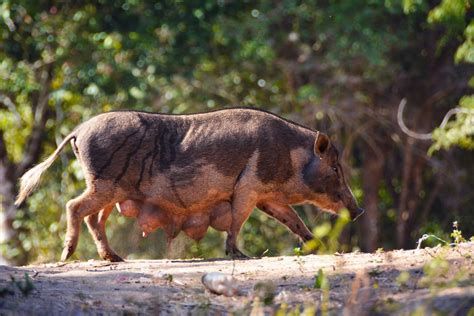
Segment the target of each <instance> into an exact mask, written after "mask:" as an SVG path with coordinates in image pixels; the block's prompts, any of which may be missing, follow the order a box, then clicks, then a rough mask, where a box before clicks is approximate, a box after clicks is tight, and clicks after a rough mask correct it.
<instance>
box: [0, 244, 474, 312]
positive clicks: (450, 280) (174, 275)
mask: <svg viewBox="0 0 474 316" xmlns="http://www.w3.org/2000/svg"><path fill="white" fill-rule="evenodd" d="M473 258H474V243H465V244H461V245H459V246H457V247H455V248H426V249H421V250H407V251H402V250H398V251H391V252H385V253H380V254H356V253H350V254H343V255H324V256H317V255H309V256H300V257H297V256H292V257H265V258H262V259H252V260H236V261H232V260H230V259H216V260H201V259H196V260H131V261H127V262H125V263H119V264H111V263H107V262H104V261H95V260H91V261H88V262H71V263H67V264H64V263H52V264H42V265H34V266H33V265H32V266H24V267H5V266H0V314H10V313H12V314H31V313H34V314H44V315H51V314H69V315H81V314H90V313H92V314H98V313H99V314H124V313H125V314H148V313H153V314H164V315H166V314H193V315H194V314H200V315H203V314H204V315H205V314H221V313H224V314H226V313H229V312H233V313H234V314H248V313H250V312H251V311H253V312H257V313H258V312H268V313H269V314H272V313H274V312H275V311H277V310H279V309H280V310H283V309H285V308H286V311H287V312H289V311H291V310H296V309H298V310H300V311H303V310H306V311H307V312H311V311H312V312H314V311H317V312H318V313H320V312H322V311H323V312H324V311H326V310H327V311H329V313H330V314H336V315H337V314H343V312H349V313H350V314H354V313H357V314H371V315H372V314H381V315H383V314H392V313H396V314H407V313H410V312H413V311H418V310H419V311H424V312H426V313H428V314H429V313H431V312H436V311H438V312H442V313H447V314H453V315H456V314H459V315H465V314H467V313H468V311H469V310H470V309H472V311H471V312H474V309H473V308H474V264H473ZM428 265H429V267H427V266H428ZM424 267H425V268H424ZM319 269H322V271H323V274H324V276H326V277H327V279H328V281H329V290H328V291H324V290H321V289H318V288H314V284H315V275H316V274H317V273H318V271H319ZM208 272H222V273H226V274H232V273H233V275H234V277H235V279H236V284H237V286H238V288H239V295H237V296H234V297H225V296H221V295H215V294H212V293H210V292H209V291H207V290H206V289H205V288H204V286H203V285H202V283H201V277H202V275H204V274H205V273H208ZM402 272H404V273H403V274H402V276H400V274H401V273H402ZM25 273H27V274H28V276H29V277H30V278H31V279H32V283H33V285H34V289H33V290H31V291H30V293H29V294H28V295H24V294H22V292H21V290H20V289H19V287H18V286H17V285H15V284H14V283H13V282H12V281H11V277H12V276H13V277H14V278H15V279H16V280H21V284H20V287H22V286H23V285H24V284H25V282H24V280H25V279H24V274H25ZM257 283H260V284H263V287H264V288H268V289H271V284H273V285H274V291H271V292H272V293H273V294H274V295H275V297H274V298H273V300H272V301H271V304H270V305H269V306H266V307H265V306H264V304H263V302H262V299H260V298H255V297H258V294H256V292H255V291H254V286H255V284H257ZM285 306H287V307H285Z"/></svg>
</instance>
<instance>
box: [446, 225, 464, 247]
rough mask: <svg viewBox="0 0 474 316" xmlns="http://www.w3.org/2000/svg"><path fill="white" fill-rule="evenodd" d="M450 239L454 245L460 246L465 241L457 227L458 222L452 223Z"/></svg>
mask: <svg viewBox="0 0 474 316" xmlns="http://www.w3.org/2000/svg"><path fill="white" fill-rule="evenodd" d="M450 236H451V238H453V239H454V243H455V244H460V243H462V242H466V239H465V238H464V237H463V236H462V232H461V230H460V229H459V227H458V221H454V222H453V232H452V233H451V235H450Z"/></svg>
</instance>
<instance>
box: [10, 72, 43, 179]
mask: <svg viewBox="0 0 474 316" xmlns="http://www.w3.org/2000/svg"><path fill="white" fill-rule="evenodd" d="M51 71H52V66H51V67H49V69H48V70H46V71H44V72H43V73H42V78H41V79H42V80H41V81H42V83H41V86H42V90H41V91H40V93H39V96H38V101H37V104H36V109H35V117H34V123H33V128H32V130H31V134H30V137H29V138H28V142H27V145H26V148H25V154H24V156H23V159H22V161H21V162H20V163H19V164H18V166H17V168H16V177H20V176H21V175H22V174H23V173H24V172H25V171H26V170H27V169H28V168H30V167H31V166H32V165H33V164H34V163H35V162H36V161H37V160H38V158H39V155H40V150H41V143H42V141H41V137H42V135H43V132H44V127H45V125H46V121H47V111H48V101H49V90H50V89H49V86H50V84H51V79H52V74H51Z"/></svg>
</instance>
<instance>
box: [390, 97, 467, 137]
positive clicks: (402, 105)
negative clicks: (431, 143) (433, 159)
mask: <svg viewBox="0 0 474 316" xmlns="http://www.w3.org/2000/svg"><path fill="white" fill-rule="evenodd" d="M406 104H407V100H406V99H405V98H403V99H402V100H401V101H400V104H399V106H398V112H397V121H398V126H400V128H401V130H402V131H403V132H404V133H405V134H407V135H408V136H410V137H412V138H416V139H420V140H430V139H431V138H432V137H433V133H417V132H414V131H412V130H410V129H409V128H408V127H407V126H406V125H405V122H404V121H403V111H404V110H405V106H406ZM458 113H466V114H473V115H474V110H472V109H463V108H459V107H457V108H453V109H451V110H449V111H448V112H447V113H446V115H445V116H444V118H443V121H442V122H441V124H440V125H439V127H440V128H444V127H445V126H446V124H448V121H449V119H450V118H451V116H453V115H455V114H458Z"/></svg>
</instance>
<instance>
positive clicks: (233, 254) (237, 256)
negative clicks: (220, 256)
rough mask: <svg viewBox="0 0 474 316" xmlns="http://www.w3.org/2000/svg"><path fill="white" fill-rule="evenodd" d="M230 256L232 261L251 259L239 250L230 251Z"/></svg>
mask: <svg viewBox="0 0 474 316" xmlns="http://www.w3.org/2000/svg"><path fill="white" fill-rule="evenodd" d="M227 254H228V255H230V257H231V258H232V259H250V257H249V256H247V255H246V254H244V253H243V252H242V251H240V250H239V249H232V250H230V251H228V253H227Z"/></svg>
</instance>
